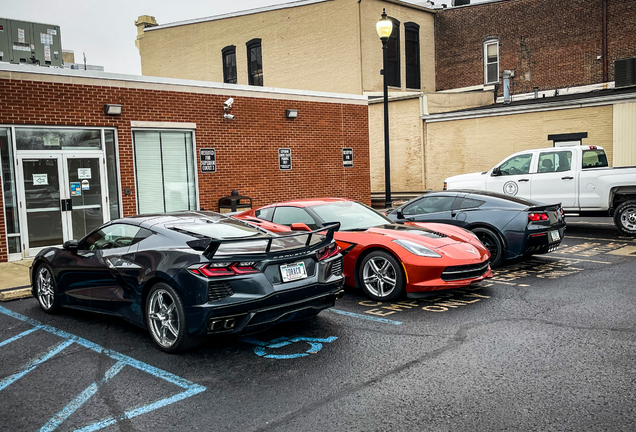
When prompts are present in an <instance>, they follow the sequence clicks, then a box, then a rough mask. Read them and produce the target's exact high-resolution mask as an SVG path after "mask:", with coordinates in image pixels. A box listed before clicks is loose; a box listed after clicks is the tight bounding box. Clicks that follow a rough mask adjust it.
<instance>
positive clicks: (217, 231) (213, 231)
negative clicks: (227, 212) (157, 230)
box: [171, 219, 262, 239]
mask: <svg viewBox="0 0 636 432" xmlns="http://www.w3.org/2000/svg"><path fill="white" fill-rule="evenodd" d="M171 228H172V229H174V230H177V231H181V232H183V231H186V232H188V233H192V234H194V235H195V236H204V237H211V238H214V239H232V238H239V237H254V236H258V235H259V234H262V233H261V232H260V231H258V230H256V229H255V228H252V227H250V226H248V225H246V224H243V223H241V222H238V221H234V220H231V219H223V220H222V221H214V220H208V219H197V221H196V222H188V223H181V224H176V225H173V226H172V227H171Z"/></svg>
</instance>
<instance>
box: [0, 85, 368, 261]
mask: <svg viewBox="0 0 636 432" xmlns="http://www.w3.org/2000/svg"><path fill="white" fill-rule="evenodd" d="M229 96H233V97H234V100H235V101H234V105H233V108H232V114H233V115H235V116H236V119H235V120H224V119H223V101H225V100H226V99H227V98H228V97H229ZM273 97H274V96H273ZM305 99H308V100H300V101H293V100H284V99H273V98H263V97H262V94H261V97H242V96H234V95H232V94H231V93H229V92H228V94H227V95H215V94H205V93H186V92H179V91H162V90H150V89H138V88H126V87H110V86H104V85H79V84H66V83H55V82H43V81H27V80H17V79H13V80H9V79H0V125H2V124H15V125H21V124H25V125H69V126H102V127H116V128H117V130H118V140H119V157H120V169H121V172H120V175H121V187H122V189H125V188H130V189H131V190H132V195H128V196H125V195H124V196H123V208H124V215H125V216H129V215H132V214H135V212H136V196H135V181H134V167H133V157H132V154H133V148H132V132H131V127H130V122H131V121H161V122H191V123H196V124H197V128H196V135H195V137H196V144H197V148H214V149H216V152H217V172H216V173H201V172H200V168H198V169H199V173H198V176H199V195H200V205H201V207H202V208H204V209H206V210H217V208H218V206H217V202H218V200H219V198H221V197H223V196H227V195H229V194H230V192H231V191H232V190H233V189H238V190H239V192H240V194H241V195H247V196H250V197H252V198H253V204H254V206H261V205H264V204H269V203H272V202H277V201H282V200H289V199H298V198H309V197H324V196H337V197H346V198H352V199H356V200H359V201H361V202H364V203H366V204H370V203H371V196H370V180H369V134H368V112H367V106H366V104H350V103H346V101H344V100H343V103H328V102H319V101H312V100H311V98H310V97H307V98H305ZM106 103H120V104H122V105H123V114H122V115H121V116H119V117H108V116H106V115H104V112H103V106H104V104H106ZM287 108H295V109H298V111H299V115H298V118H296V119H294V120H290V119H287V118H286V117H285V110H286V109H287ZM280 147H289V148H291V151H292V167H293V169H292V170H291V171H280V170H279V167H278V148H280ZM342 147H353V153H354V163H353V167H352V168H343V167H342ZM196 158H197V159H198V154H197V156H196ZM197 167H198V165H197ZM0 217H2V216H0ZM0 221H2V219H0ZM0 227H2V229H1V230H0V261H6V241H5V238H4V223H2V224H1V225H0Z"/></svg>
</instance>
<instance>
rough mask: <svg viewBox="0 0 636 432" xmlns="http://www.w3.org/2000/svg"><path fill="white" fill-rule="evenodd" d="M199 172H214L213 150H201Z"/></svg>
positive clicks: (214, 154)
mask: <svg viewBox="0 0 636 432" xmlns="http://www.w3.org/2000/svg"><path fill="white" fill-rule="evenodd" d="M199 154H200V157H201V172H202V173H204V172H216V152H215V151H214V149H210V148H208V149H201V150H200V151H199Z"/></svg>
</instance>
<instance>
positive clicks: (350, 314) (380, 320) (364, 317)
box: [327, 308, 402, 325]
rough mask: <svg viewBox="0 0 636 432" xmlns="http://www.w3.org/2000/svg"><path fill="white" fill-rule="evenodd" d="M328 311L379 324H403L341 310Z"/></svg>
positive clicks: (331, 309)
mask: <svg viewBox="0 0 636 432" xmlns="http://www.w3.org/2000/svg"><path fill="white" fill-rule="evenodd" d="M327 310H328V311H331V312H335V313H337V314H340V315H346V316H350V317H354V318H361V319H365V320H369V321H377V322H381V323H384V324H393V325H401V324H402V322H401V321H393V320H390V319H386V318H377V317H372V316H368V315H361V314H357V313H353V312H347V311H343V310H340V309H333V308H330V309H327Z"/></svg>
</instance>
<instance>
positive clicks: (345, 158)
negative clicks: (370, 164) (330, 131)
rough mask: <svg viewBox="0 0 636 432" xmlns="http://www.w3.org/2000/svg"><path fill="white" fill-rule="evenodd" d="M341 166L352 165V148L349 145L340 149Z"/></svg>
mask: <svg viewBox="0 0 636 432" xmlns="http://www.w3.org/2000/svg"><path fill="white" fill-rule="evenodd" d="M342 166H343V167H345V168H347V167H352V166H353V148H351V147H343V149H342Z"/></svg>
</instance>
